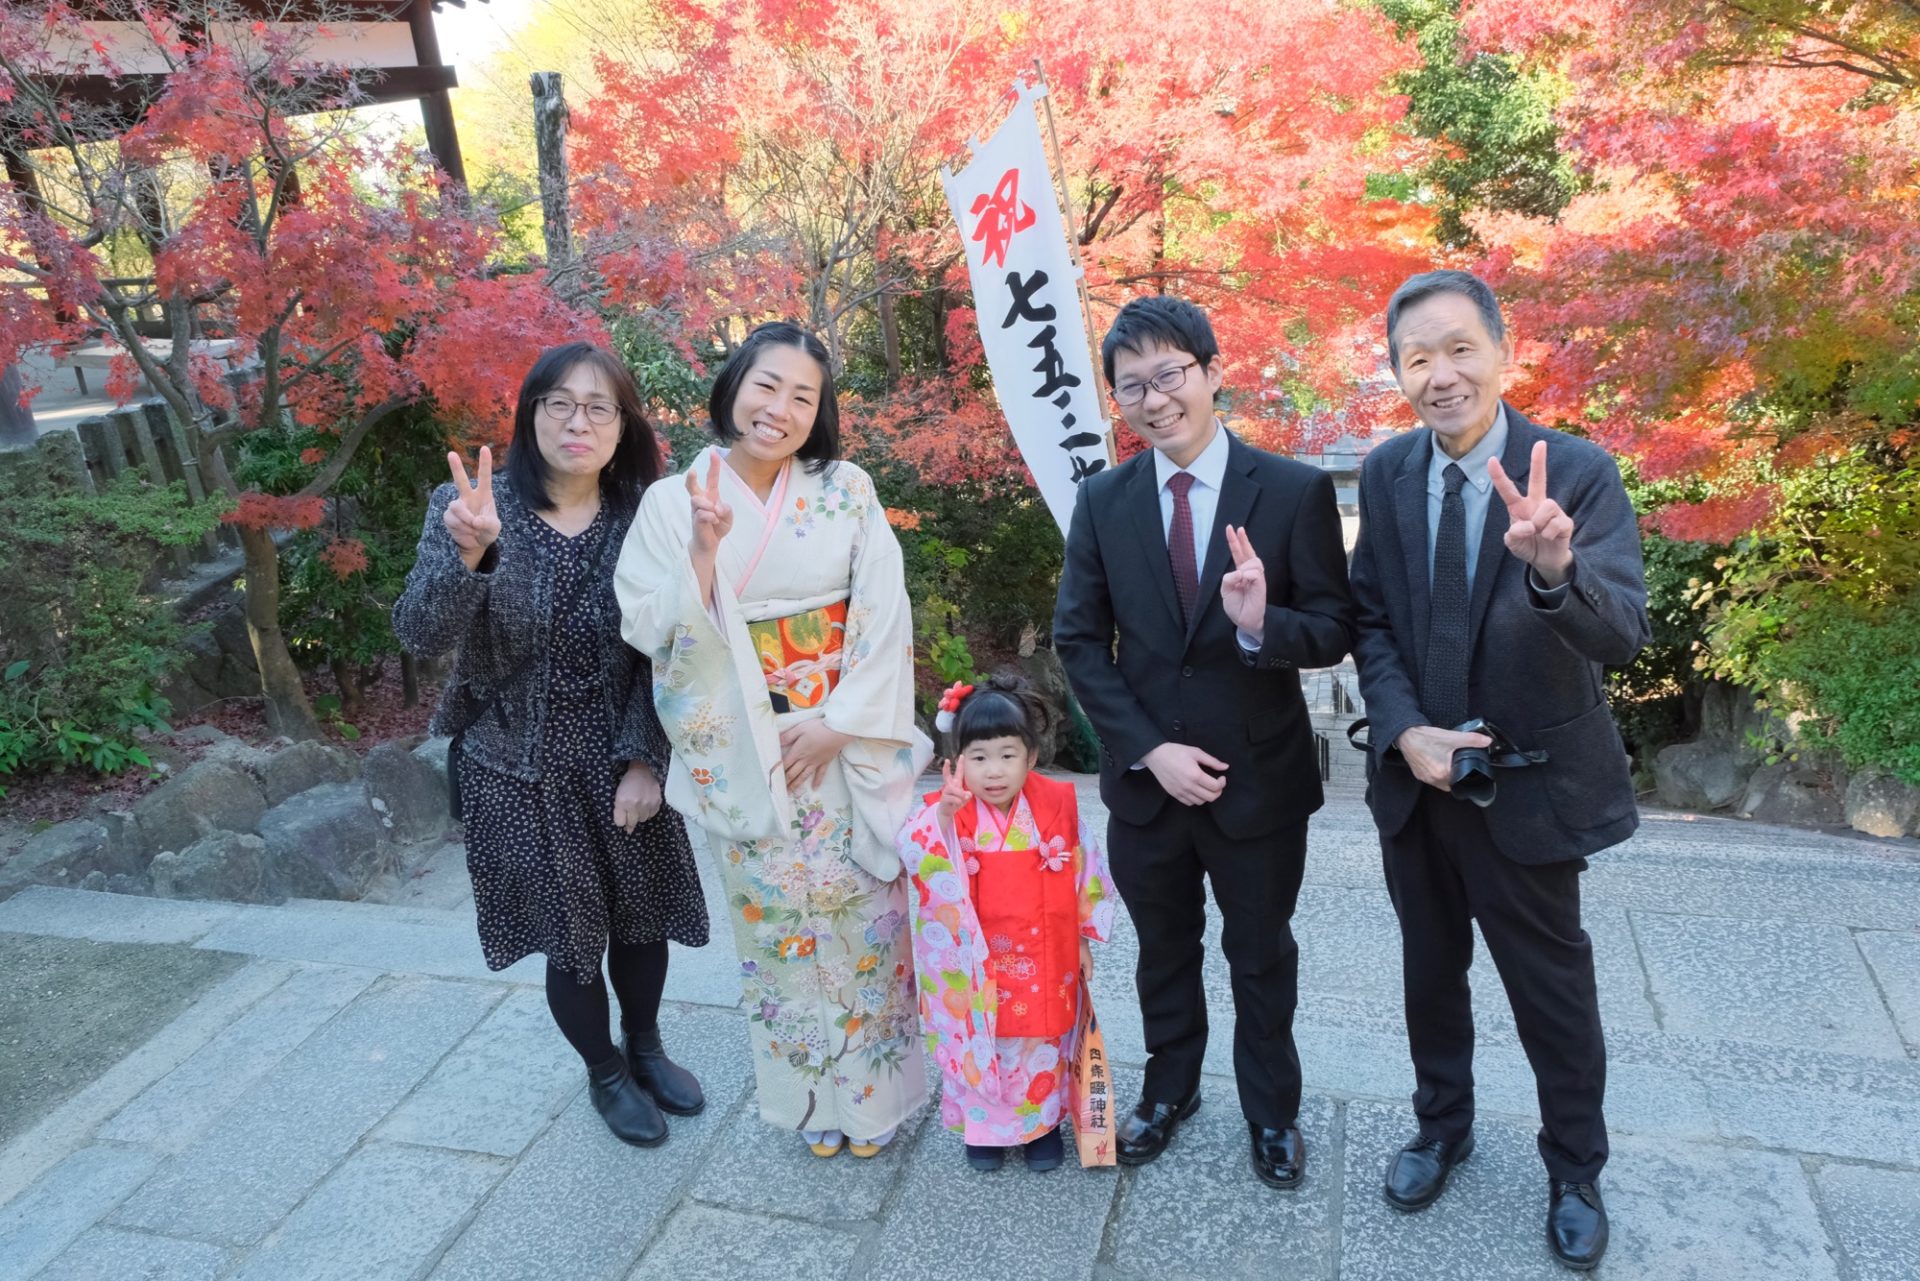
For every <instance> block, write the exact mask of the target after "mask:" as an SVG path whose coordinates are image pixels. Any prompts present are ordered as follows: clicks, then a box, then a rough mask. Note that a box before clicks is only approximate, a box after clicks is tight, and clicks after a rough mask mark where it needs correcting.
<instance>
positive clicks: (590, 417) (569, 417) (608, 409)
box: [534, 396, 620, 427]
mask: <svg viewBox="0 0 1920 1281" xmlns="http://www.w3.org/2000/svg"><path fill="white" fill-rule="evenodd" d="M534 403H535V404H537V405H539V406H540V408H542V409H544V410H546V412H547V417H549V418H551V419H553V421H555V422H557V423H570V422H572V421H573V411H574V410H576V409H584V410H586V411H587V421H588V422H590V423H592V424H593V425H594V426H595V427H611V426H613V425H614V424H615V423H616V422H618V421H620V406H618V405H616V404H614V403H613V402H612V401H610V400H575V399H574V398H573V397H571V396H542V397H541V398H540V399H539V400H537V401H535V402H534Z"/></svg>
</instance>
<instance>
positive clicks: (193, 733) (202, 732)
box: [173, 725, 237, 747]
mask: <svg viewBox="0 0 1920 1281" xmlns="http://www.w3.org/2000/svg"><path fill="white" fill-rule="evenodd" d="M173 741H174V742H176V743H180V744H183V745H185V746H188V747H202V746H205V747H211V746H213V745H214V744H215V743H232V742H235V741H237V740H235V738H234V737H233V735H231V734H229V733H227V732H226V731H225V730H223V729H221V728H220V727H219V726H218V725H189V726H187V727H186V728H185V729H177V730H175V731H174V732H173Z"/></svg>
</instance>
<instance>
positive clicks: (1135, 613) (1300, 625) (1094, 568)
mask: <svg viewBox="0 0 1920 1281" xmlns="http://www.w3.org/2000/svg"><path fill="white" fill-rule="evenodd" d="M1223 430H1224V429H1223ZM1227 449H1228V452H1227V468H1226V473H1225V475H1224V476H1223V477H1222V480H1221V486H1220V501H1219V505H1218V507H1217V508H1216V509H1215V512H1214V522H1213V531H1212V534H1211V537H1210V540H1209V542H1208V544H1207V556H1206V561H1205V563H1204V564H1202V565H1201V566H1200V596H1199V608H1198V609H1197V610H1196V611H1195V615H1196V616H1195V617H1194V619H1193V620H1192V621H1191V623H1190V624H1187V625H1183V624H1182V623H1181V621H1180V602H1179V598H1178V596H1176V595H1175V594H1174V587H1173V565H1172V562H1171V561H1170V560H1169V558H1168V556H1167V540H1166V535H1165V534H1164V533H1163V532H1162V531H1161V524H1160V493H1159V487H1158V485H1157V484H1156V482H1155V477H1154V469H1153V456H1152V452H1151V451H1148V452H1146V453H1142V454H1140V455H1138V456H1136V457H1134V458H1132V459H1130V460H1128V461H1127V462H1126V463H1124V464H1122V465H1121V466H1119V467H1116V468H1113V469H1111V470H1109V471H1105V472H1102V473H1100V474H1098V475H1096V476H1093V477H1091V478H1089V479H1088V480H1086V481H1085V482H1083V483H1082V484H1081V486H1080V492H1079V494H1078V495H1077V496H1076V498H1075V500H1074V509H1073V525H1072V529H1071V531H1070V532H1069V533H1068V535H1067V562H1066V569H1065V572H1063V573H1062V575H1061V577H1060V595H1059V599H1058V602H1057V604H1056V606H1055V609H1054V615H1053V643H1054V647H1055V648H1056V649H1057V650H1058V651H1059V654H1060V659H1061V662H1062V663H1063V664H1064V665H1065V667H1066V669H1067V677H1068V679H1069V680H1070V681H1071V682H1072V683H1073V692H1074V694H1075V695H1076V696H1077V697H1078V698H1079V700H1080V705H1081V706H1082V707H1084V708H1085V709H1086V712H1087V716H1088V718H1089V719H1090V720H1091V721H1092V722H1093V727H1094V729H1096V730H1097V731H1099V734H1100V741H1101V756H1100V796H1101V799H1102V800H1104V801H1105V802H1106V804H1107V808H1108V809H1109V810H1110V811H1112V813H1114V814H1115V815H1117V816H1118V817H1119V818H1121V819H1122V820H1124V821H1126V822H1129V823H1133V824H1136V825H1138V824H1144V823H1147V822H1150V821H1152V819H1153V818H1154V816H1155V815H1156V814H1158V813H1159V812H1160V809H1161V807H1162V806H1163V805H1165V804H1167V803H1168V797H1167V794H1166V792H1165V790H1164V789H1162V788H1161V786H1160V784H1159V782H1158V781H1157V780H1156V779H1155V778H1154V777H1153V773H1152V771H1150V770H1145V769H1139V770H1135V769H1131V768H1130V767H1131V766H1132V765H1133V764H1134V763H1135V762H1137V761H1139V760H1140V759H1141V758H1142V757H1144V756H1145V755H1146V754H1147V753H1148V752H1150V751H1152V750H1153V749H1154V748H1156V747H1158V746H1159V745H1160V744H1162V743H1165V742H1169V741H1171V742H1177V743H1191V744H1193V745H1194V746H1196V747H1199V748H1202V749H1203V750H1205V751H1207V752H1210V753H1212V754H1213V755H1214V756H1216V757H1218V758H1219V759H1220V760H1223V761H1225V762H1227V765H1228V769H1227V781H1226V788H1225V790H1224V791H1223V792H1222V793H1221V795H1220V799H1219V800H1216V801H1214V802H1212V803H1211V804H1210V805H1208V806H1207V807H1206V808H1207V809H1208V810H1209V811H1210V812H1211V813H1212V815H1213V818H1214V821H1215V822H1216V823H1217V824H1218V825H1219V827H1220V830H1221V831H1223V832H1224V833H1226V834H1227V835H1228V836H1231V837H1235V838H1245V837H1252V836H1260V835H1264V834H1265V833H1267V832H1271V831H1274V830H1275V829H1277V828H1279V827H1281V826H1282V825H1284V824H1288V823H1293V822H1296V821H1299V820H1301V819H1304V818H1306V817H1307V815H1309V814H1311V813H1313V811H1315V810H1317V809H1319V808H1320V801H1321V794H1320V772H1319V768H1318V762H1317V760H1316V757H1315V753H1314V748H1313V727H1312V724H1311V723H1310V721H1309V720H1308V718H1307V708H1306V703H1305V701H1304V700H1303V699H1302V698H1301V695H1300V676H1299V672H1298V671H1297V670H1296V669H1298V668H1301V667H1329V666H1332V665H1333V664H1334V663H1337V662H1339V661H1340V660H1341V658H1342V657H1344V656H1345V655H1346V653H1347V650H1348V648H1349V647H1350V646H1351V644H1352V641H1353V624H1352V602H1351V600H1350V599H1349V597H1348V589H1347V574H1346V553H1345V550H1344V548H1343V546H1342V543H1341V538H1340V513H1339V509H1338V508H1337V507H1336V506H1335V504H1334V498H1333V481H1332V479H1331V478H1329V477H1328V476H1327V475H1326V474H1325V473H1323V472H1321V471H1319V470H1318V469H1317V468H1314V467H1309V466H1308V465H1306V464H1305V463H1299V462H1294V461H1293V460H1291V459H1286V458H1280V457H1278V456H1276V455H1274V454H1269V453H1267V452H1265V451H1264V450H1259V449H1255V448H1253V447H1252V446H1250V445H1247V444H1244V443H1242V442H1241V441H1240V440H1239V439H1238V438H1237V437H1234V436H1232V435H1231V434H1229V436H1228V447H1227ZM1224 525H1234V526H1241V525H1244V526H1245V527H1246V529H1247V536H1248V537H1249V538H1250V539H1251V540H1252V542H1253V547H1254V551H1255V552H1256V553H1258V555H1259V557H1260V561H1261V564H1262V566H1263V567H1264V568H1265V570H1266V577H1267V618H1266V630H1265V634H1264V636H1263V638H1262V644H1261V647H1260V652H1259V654H1257V655H1254V656H1252V657H1248V656H1246V655H1245V654H1243V652H1242V651H1241V649H1240V644H1239V641H1238V640H1237V638H1236V636H1235V629H1234V626H1233V623H1232V622H1231V621H1230V620H1229V619H1228V618H1227V614H1226V609H1225V607H1224V606H1222V605H1221V603H1220V579H1221V577H1222V576H1223V575H1224V574H1225V573H1226V571H1227V569H1228V567H1229V563H1230V562H1231V560H1232V557H1231V555H1230V554H1229V553H1228V551H1227V540H1226V535H1225V534H1224V533H1222V532H1221V527H1222V526H1224ZM1116 638H1117V642H1118V643H1117V644H1116Z"/></svg>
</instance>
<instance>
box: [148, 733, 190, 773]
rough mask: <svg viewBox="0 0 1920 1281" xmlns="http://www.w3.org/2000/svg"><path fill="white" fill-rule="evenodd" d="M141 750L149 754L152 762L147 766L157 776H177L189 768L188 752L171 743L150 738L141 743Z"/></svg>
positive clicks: (149, 759)
mask: <svg viewBox="0 0 1920 1281" xmlns="http://www.w3.org/2000/svg"><path fill="white" fill-rule="evenodd" d="M140 750H141V751H143V752H145V753H146V754H147V760H148V761H149V762H151V763H150V764H149V765H148V766H147V768H148V770H149V771H151V772H152V773H153V775H154V776H155V777H156V778H162V779H167V778H177V777H178V776H179V774H180V772H181V771H182V770H184V769H186V768H187V764H188V756H187V754H186V753H185V752H183V751H181V750H180V749H179V748H177V747H175V746H174V745H173V744H171V743H163V742H161V741H160V740H158V739H149V740H148V741H147V742H144V743H142V744H140Z"/></svg>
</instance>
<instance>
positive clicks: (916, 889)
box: [897, 805, 1111, 1103]
mask: <svg viewBox="0 0 1920 1281" xmlns="http://www.w3.org/2000/svg"><path fill="white" fill-rule="evenodd" d="M897 844H898V847H899V852H900V862H901V865H902V866H903V867H905V868H906V870H907V875H908V878H909V883H910V885H911V887H912V891H913V966H914V974H915V983H916V985H917V987H918V989H919V994H920V1027H921V1030H922V1031H923V1032H925V1033H926V1038H927V1053H928V1054H930V1055H932V1056H933V1059H934V1061H935V1062H936V1063H938V1064H939V1065H940V1074H941V1075H942V1076H943V1077H945V1078H946V1079H947V1080H948V1081H949V1082H951V1083H953V1084H954V1085H956V1086H964V1087H965V1088H966V1089H967V1090H968V1091H970V1092H972V1093H973V1094H974V1095H976V1096H979V1097H981V1098H982V1099H984V1100H985V1101H987V1102H991V1103H997V1102H1000V1068H999V1060H998V1058H997V1055H996V1049H995V1045H994V1039H993V1038H994V1012H995V1005H996V1001H997V992H996V990H995V987H994V985H993V984H992V983H991V982H989V981H988V979H987V970H986V964H987V942H986V939H985V938H983V937H982V936H981V932H980V918H979V916H978V915H977V914H976V913H975V911H974V907H973V899H972V896H971V895H970V894H969V893H968V892H967V882H968V876H967V870H966V868H965V866H964V865H963V856H962V855H961V854H960V853H959V852H958V847H959V842H958V840H957V839H956V837H955V836H954V832H953V827H952V824H950V823H949V824H942V823H941V822H940V819H939V813H938V810H937V809H936V807H934V806H932V805H927V806H924V807H922V808H921V810H920V811H919V813H917V814H915V815H914V816H913V817H912V818H910V819H908V820H907V825H906V826H905V827H904V828H902V829H901V831H900V836H899V838H898V842H897ZM1109 917H1111V912H1109Z"/></svg>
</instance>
